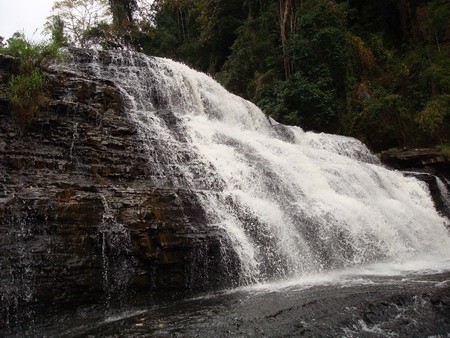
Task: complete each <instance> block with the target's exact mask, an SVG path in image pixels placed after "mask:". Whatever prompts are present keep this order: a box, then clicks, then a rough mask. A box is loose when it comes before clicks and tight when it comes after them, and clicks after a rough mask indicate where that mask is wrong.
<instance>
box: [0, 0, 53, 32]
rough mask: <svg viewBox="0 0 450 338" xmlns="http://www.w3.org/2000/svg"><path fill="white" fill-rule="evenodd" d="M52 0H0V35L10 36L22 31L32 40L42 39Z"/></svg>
mask: <svg viewBox="0 0 450 338" xmlns="http://www.w3.org/2000/svg"><path fill="white" fill-rule="evenodd" d="M53 2H54V0H0V36H3V37H4V38H5V40H6V39H8V38H10V37H11V35H13V33H14V32H17V31H21V32H22V31H23V32H25V35H26V36H27V37H28V38H30V39H32V40H36V41H39V40H42V39H43V38H44V36H43V35H42V30H43V29H44V23H45V21H46V18H47V17H48V16H49V15H50V11H51V9H52V6H53Z"/></svg>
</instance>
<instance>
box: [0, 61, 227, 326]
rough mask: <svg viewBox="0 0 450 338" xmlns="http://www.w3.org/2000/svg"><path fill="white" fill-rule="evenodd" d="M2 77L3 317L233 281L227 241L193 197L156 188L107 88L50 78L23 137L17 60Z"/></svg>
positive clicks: (64, 76)
mask: <svg viewBox="0 0 450 338" xmlns="http://www.w3.org/2000/svg"><path fill="white" fill-rule="evenodd" d="M0 68H1V69H0V80H1V83H0V219H1V222H0V285H2V287H1V291H0V297H1V302H0V304H1V305H0V312H1V314H2V316H1V317H2V318H3V320H4V319H5V318H7V317H8V315H9V314H10V313H12V312H14V310H15V309H17V308H18V307H20V306H21V305H22V304H24V303H34V302H55V301H56V302H58V301H61V302H63V301H72V300H77V301H79V300H82V299H93V297H94V298H95V297H101V296H104V295H105V294H110V293H113V292H116V291H122V290H124V289H130V288H133V289H139V288H142V289H146V290H150V289H154V290H158V289H196V288H205V287H210V286H214V285H219V284H230V283H232V278H231V279H230V278H226V279H224V278H223V276H224V274H225V273H230V270H229V269H230V267H231V266H232V265H233V264H231V263H230V261H232V258H233V257H232V255H233V253H232V252H227V249H224V248H225V247H226V245H225V244H226V243H225V242H226V240H225V239H224V236H222V233H221V231H220V230H219V229H217V228H214V227H211V226H208V225H207V221H206V219H205V214H204V211H203V210H202V207H201V205H200V203H199V202H198V200H197V198H196V197H195V195H194V194H193V193H192V192H190V191H189V190H187V189H184V190H183V189H179V188H173V189H171V188H161V187H159V186H158V185H157V184H156V180H157V176H158V173H157V172H156V171H155V170H154V168H153V167H152V165H151V161H149V158H148V154H147V153H146V151H145V149H144V147H143V146H142V142H141V141H140V139H139V136H138V133H137V130H136V126H135V125H134V124H133V122H132V121H131V120H130V119H129V117H128V116H127V114H126V112H125V109H124V103H123V98H122V96H121V94H120V92H119V90H118V88H116V87H115V86H114V84H113V83H111V82H108V81H104V80H96V79H92V78H84V77H81V76H77V75H74V74H70V73H65V72H62V71H61V72H56V71H52V72H51V71H48V72H47V73H46V76H47V77H48V80H49V83H50V91H49V92H50V98H49V101H48V105H47V106H46V108H45V109H43V111H41V112H40V113H39V115H38V117H37V118H35V119H34V120H33V121H32V123H31V124H30V125H29V126H28V127H27V128H26V130H25V131H24V132H23V133H22V132H20V131H19V129H18V128H17V126H16V123H15V120H14V116H13V113H12V111H11V107H10V104H9V102H8V99H7V92H6V90H7V81H8V79H9V78H10V76H11V74H12V72H13V71H14V59H12V58H9V57H5V56H0ZM159 151H162V152H164V151H168V150H167V149H159ZM227 255H228V256H227ZM225 265H226V266H225ZM227 269H228V270H227Z"/></svg>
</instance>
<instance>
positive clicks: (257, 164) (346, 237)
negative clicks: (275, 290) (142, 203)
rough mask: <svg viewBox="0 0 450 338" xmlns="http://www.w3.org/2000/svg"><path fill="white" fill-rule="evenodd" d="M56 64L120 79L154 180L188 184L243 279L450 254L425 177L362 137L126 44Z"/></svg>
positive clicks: (116, 81) (444, 222)
mask: <svg viewBox="0 0 450 338" xmlns="http://www.w3.org/2000/svg"><path fill="white" fill-rule="evenodd" d="M55 67H58V69H62V70H65V71H69V72H76V73H77V74H79V75H82V76H85V77H93V78H99V79H103V80H108V81H112V82H114V84H115V85H116V86H117V87H118V88H119V89H120V91H121V92H122V94H123V97H124V100H125V103H126V110H127V113H128V114H129V118H130V119H131V120H132V121H133V122H134V123H135V124H136V126H137V129H138V134H139V137H140V138H141V140H142V146H143V151H145V152H146V154H147V157H148V168H149V171H150V172H151V180H152V183H153V184H154V185H155V186H157V187H163V188H164V187H167V188H173V187H177V188H180V189H189V190H190V191H193V192H194V193H195V194H196V195H197V197H198V199H199V200H200V201H201V203H202V205H203V208H204V209H205V213H206V215H207V218H208V225H209V226H210V227H215V228H219V229H222V230H224V231H225V232H226V234H227V235H228V236H229V239H230V241H229V242H231V243H232V245H233V249H234V251H235V252H236V255H237V256H238V258H239V261H240V264H241V279H242V282H243V283H249V282H254V281H261V280H267V279H273V278H285V277H292V276H296V275H299V274H304V273H315V272H320V271H324V270H329V269H336V268H343V267H348V266H354V265H359V264H366V263H372V262H378V261H386V260H388V261H406V260H411V259H415V258H416V257H422V256H427V257H437V258H438V259H448V258H449V257H450V235H449V232H448V229H446V226H448V220H447V219H446V218H444V217H443V216H441V215H439V214H438V213H437V211H436V210H435V208H434V205H433V202H432V199H431V197H430V194H429V191H428V188H427V186H426V185H425V184H424V183H423V182H420V181H419V180H417V179H415V178H413V177H405V176H404V175H402V174H401V173H400V172H397V171H392V170H389V169H387V168H385V167H383V166H382V165H381V164H380V163H379V161H378V159H377V158H376V157H375V156H374V155H372V154H371V153H370V152H369V150H368V149H367V148H366V147H365V145H364V144H362V143H361V142H359V141H357V140H355V139H352V138H348V137H343V136H337V135H328V134H316V133H312V132H304V131H303V130H302V129H301V128H299V127H290V126H284V125H281V124H278V123H277V122H275V121H274V120H273V119H271V118H269V117H267V116H266V115H264V114H263V113H262V112H261V111H260V110H259V109H258V108H257V107H256V106H255V105H254V104H252V103H250V102H248V101H246V100H244V99H242V98H240V97H237V96H235V95H233V94H231V93H229V92H227V91H226V90H225V89H224V88H223V87H221V86H220V85H219V84H218V83H217V82H215V81H214V80H213V79H211V78H210V77H208V76H207V75H205V74H202V73H199V72H196V71H194V70H192V69H190V68H189V67H187V66H185V65H183V64H180V63H176V62H174V61H171V60H168V59H163V58H155V57H147V56H145V55H142V54H139V53H131V52H125V51H122V52H102V51H86V50H72V51H71V58H70V60H69V61H68V62H67V63H66V64H63V65H57V66H55Z"/></svg>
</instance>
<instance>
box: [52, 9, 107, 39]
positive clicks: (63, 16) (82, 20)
mask: <svg viewBox="0 0 450 338" xmlns="http://www.w3.org/2000/svg"><path fill="white" fill-rule="evenodd" d="M52 12H53V13H54V14H53V15H52V16H50V17H49V18H48V20H47V24H46V30H47V31H48V32H50V33H52V32H53V30H54V29H55V28H57V27H55V25H54V24H55V22H56V23H58V24H59V25H60V24H61V23H63V33H64V34H65V35H66V36H67V38H68V40H69V43H71V44H73V45H75V46H79V47H90V46H91V42H90V41H89V40H88V39H86V37H85V33H86V32H87V31H88V30H90V29H91V28H92V27H93V26H94V25H96V24H98V23H99V22H102V21H105V20H107V18H108V15H109V13H108V7H107V3H106V0H58V1H56V2H55V4H54V5H53V8H52ZM58 29H60V28H58Z"/></svg>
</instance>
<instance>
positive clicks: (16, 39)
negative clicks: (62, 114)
mask: <svg viewBox="0 0 450 338" xmlns="http://www.w3.org/2000/svg"><path fill="white" fill-rule="evenodd" d="M0 52H1V53H4V54H8V55H11V56H14V57H15V58H16V59H17V62H18V65H17V69H16V71H15V73H14V75H13V76H12V77H11V79H10V81H9V85H8V89H9V99H10V101H11V106H12V109H13V114H14V116H15V118H16V122H17V125H18V127H19V129H20V130H21V131H24V129H25V128H26V126H27V125H28V124H29V123H30V122H31V121H32V120H33V118H34V117H35V116H36V114H37V112H38V111H39V110H40V109H42V107H43V106H44V104H45V102H46V98H47V96H46V83H47V82H46V80H45V76H44V72H43V68H44V67H45V66H46V65H47V64H48V63H49V62H50V61H52V60H55V59H59V58H60V54H59V47H58V44H56V43H49V44H43V43H35V42H32V41H29V40H28V39H26V38H25V36H24V35H23V34H20V33H15V34H14V35H13V36H12V38H10V39H9V40H8V47H6V48H1V49H0Z"/></svg>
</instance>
